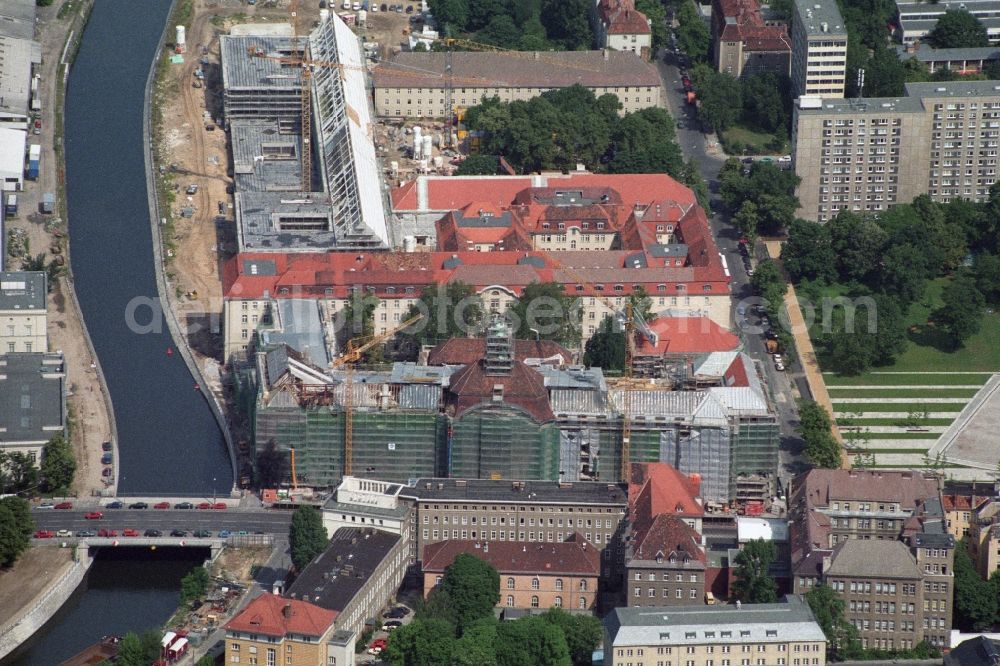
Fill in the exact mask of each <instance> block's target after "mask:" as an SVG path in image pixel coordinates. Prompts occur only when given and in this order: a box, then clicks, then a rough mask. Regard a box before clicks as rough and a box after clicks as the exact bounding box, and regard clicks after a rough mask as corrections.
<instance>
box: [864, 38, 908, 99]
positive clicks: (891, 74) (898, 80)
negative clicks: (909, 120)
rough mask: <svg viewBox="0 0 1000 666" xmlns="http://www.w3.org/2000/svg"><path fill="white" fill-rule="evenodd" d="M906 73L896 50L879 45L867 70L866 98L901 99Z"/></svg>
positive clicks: (870, 59) (869, 61)
mask: <svg viewBox="0 0 1000 666" xmlns="http://www.w3.org/2000/svg"><path fill="white" fill-rule="evenodd" d="M904 83H906V71H905V70H904V69H903V63H902V62H900V60H899V55H898V54H897V53H896V50H895V49H892V48H889V47H887V46H885V45H884V44H881V45H879V46H878V47H877V48H876V49H875V52H874V53H873V54H872V56H871V58H869V60H868V66H867V67H866V68H865V90H864V93H865V97H901V96H902V95H903V93H904V91H903V84H904Z"/></svg>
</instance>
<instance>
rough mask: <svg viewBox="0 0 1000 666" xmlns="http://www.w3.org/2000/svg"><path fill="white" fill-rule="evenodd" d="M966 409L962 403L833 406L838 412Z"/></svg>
mask: <svg viewBox="0 0 1000 666" xmlns="http://www.w3.org/2000/svg"><path fill="white" fill-rule="evenodd" d="M964 408H965V404H964V403H961V402H943V403H937V402H933V403H930V402H928V403H924V402H857V403H856V402H837V403H834V404H833V409H834V411H837V412H923V411H924V410H927V411H928V412H960V411H962V409H964Z"/></svg>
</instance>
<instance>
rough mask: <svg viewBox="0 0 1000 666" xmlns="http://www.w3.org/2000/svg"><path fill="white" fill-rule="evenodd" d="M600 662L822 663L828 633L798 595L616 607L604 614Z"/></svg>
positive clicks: (693, 665) (692, 665)
mask: <svg viewBox="0 0 1000 666" xmlns="http://www.w3.org/2000/svg"><path fill="white" fill-rule="evenodd" d="M751 660H752V661H751ZM604 663H605V665H606V666H629V664H631V665H632V666H660V665H662V664H684V665H685V666H715V665H716V664H718V665H720V666H738V665H742V666H748V665H749V664H751V663H754V664H759V665H762V664H779V665H781V666H824V665H825V664H826V637H825V636H824V635H823V630H822V629H820V627H819V625H818V624H817V623H816V619H815V618H814V617H813V614H812V611H810V610H809V606H808V604H806V602H805V601H804V600H803V599H802V598H801V597H796V596H789V597H786V598H785V600H784V602H781V603H775V604H753V605H750V604H747V605H744V606H742V607H740V606H704V607H682V608H678V607H674V606H670V607H660V608H632V607H629V608H616V609H615V610H614V611H613V612H612V613H610V614H609V615H608V616H607V617H606V618H605V619H604Z"/></svg>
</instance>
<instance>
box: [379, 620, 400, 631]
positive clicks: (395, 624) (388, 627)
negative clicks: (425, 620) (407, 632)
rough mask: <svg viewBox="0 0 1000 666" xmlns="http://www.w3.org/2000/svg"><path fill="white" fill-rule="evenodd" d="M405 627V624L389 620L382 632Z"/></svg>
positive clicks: (383, 626)
mask: <svg viewBox="0 0 1000 666" xmlns="http://www.w3.org/2000/svg"><path fill="white" fill-rule="evenodd" d="M402 626H403V623H402V622H400V621H399V620H389V621H388V622H386V623H385V624H383V625H382V631H392V630H393V629H399V628H400V627H402Z"/></svg>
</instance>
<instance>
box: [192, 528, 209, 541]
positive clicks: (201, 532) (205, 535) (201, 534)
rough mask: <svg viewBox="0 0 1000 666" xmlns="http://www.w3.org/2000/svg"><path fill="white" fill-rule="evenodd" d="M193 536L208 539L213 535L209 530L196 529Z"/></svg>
mask: <svg viewBox="0 0 1000 666" xmlns="http://www.w3.org/2000/svg"><path fill="white" fill-rule="evenodd" d="M191 536H193V537H195V538H198V539H207V538H208V537H210V536H212V533H211V532H210V531H208V530H195V532H194V533H193V534H192V535H191Z"/></svg>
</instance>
